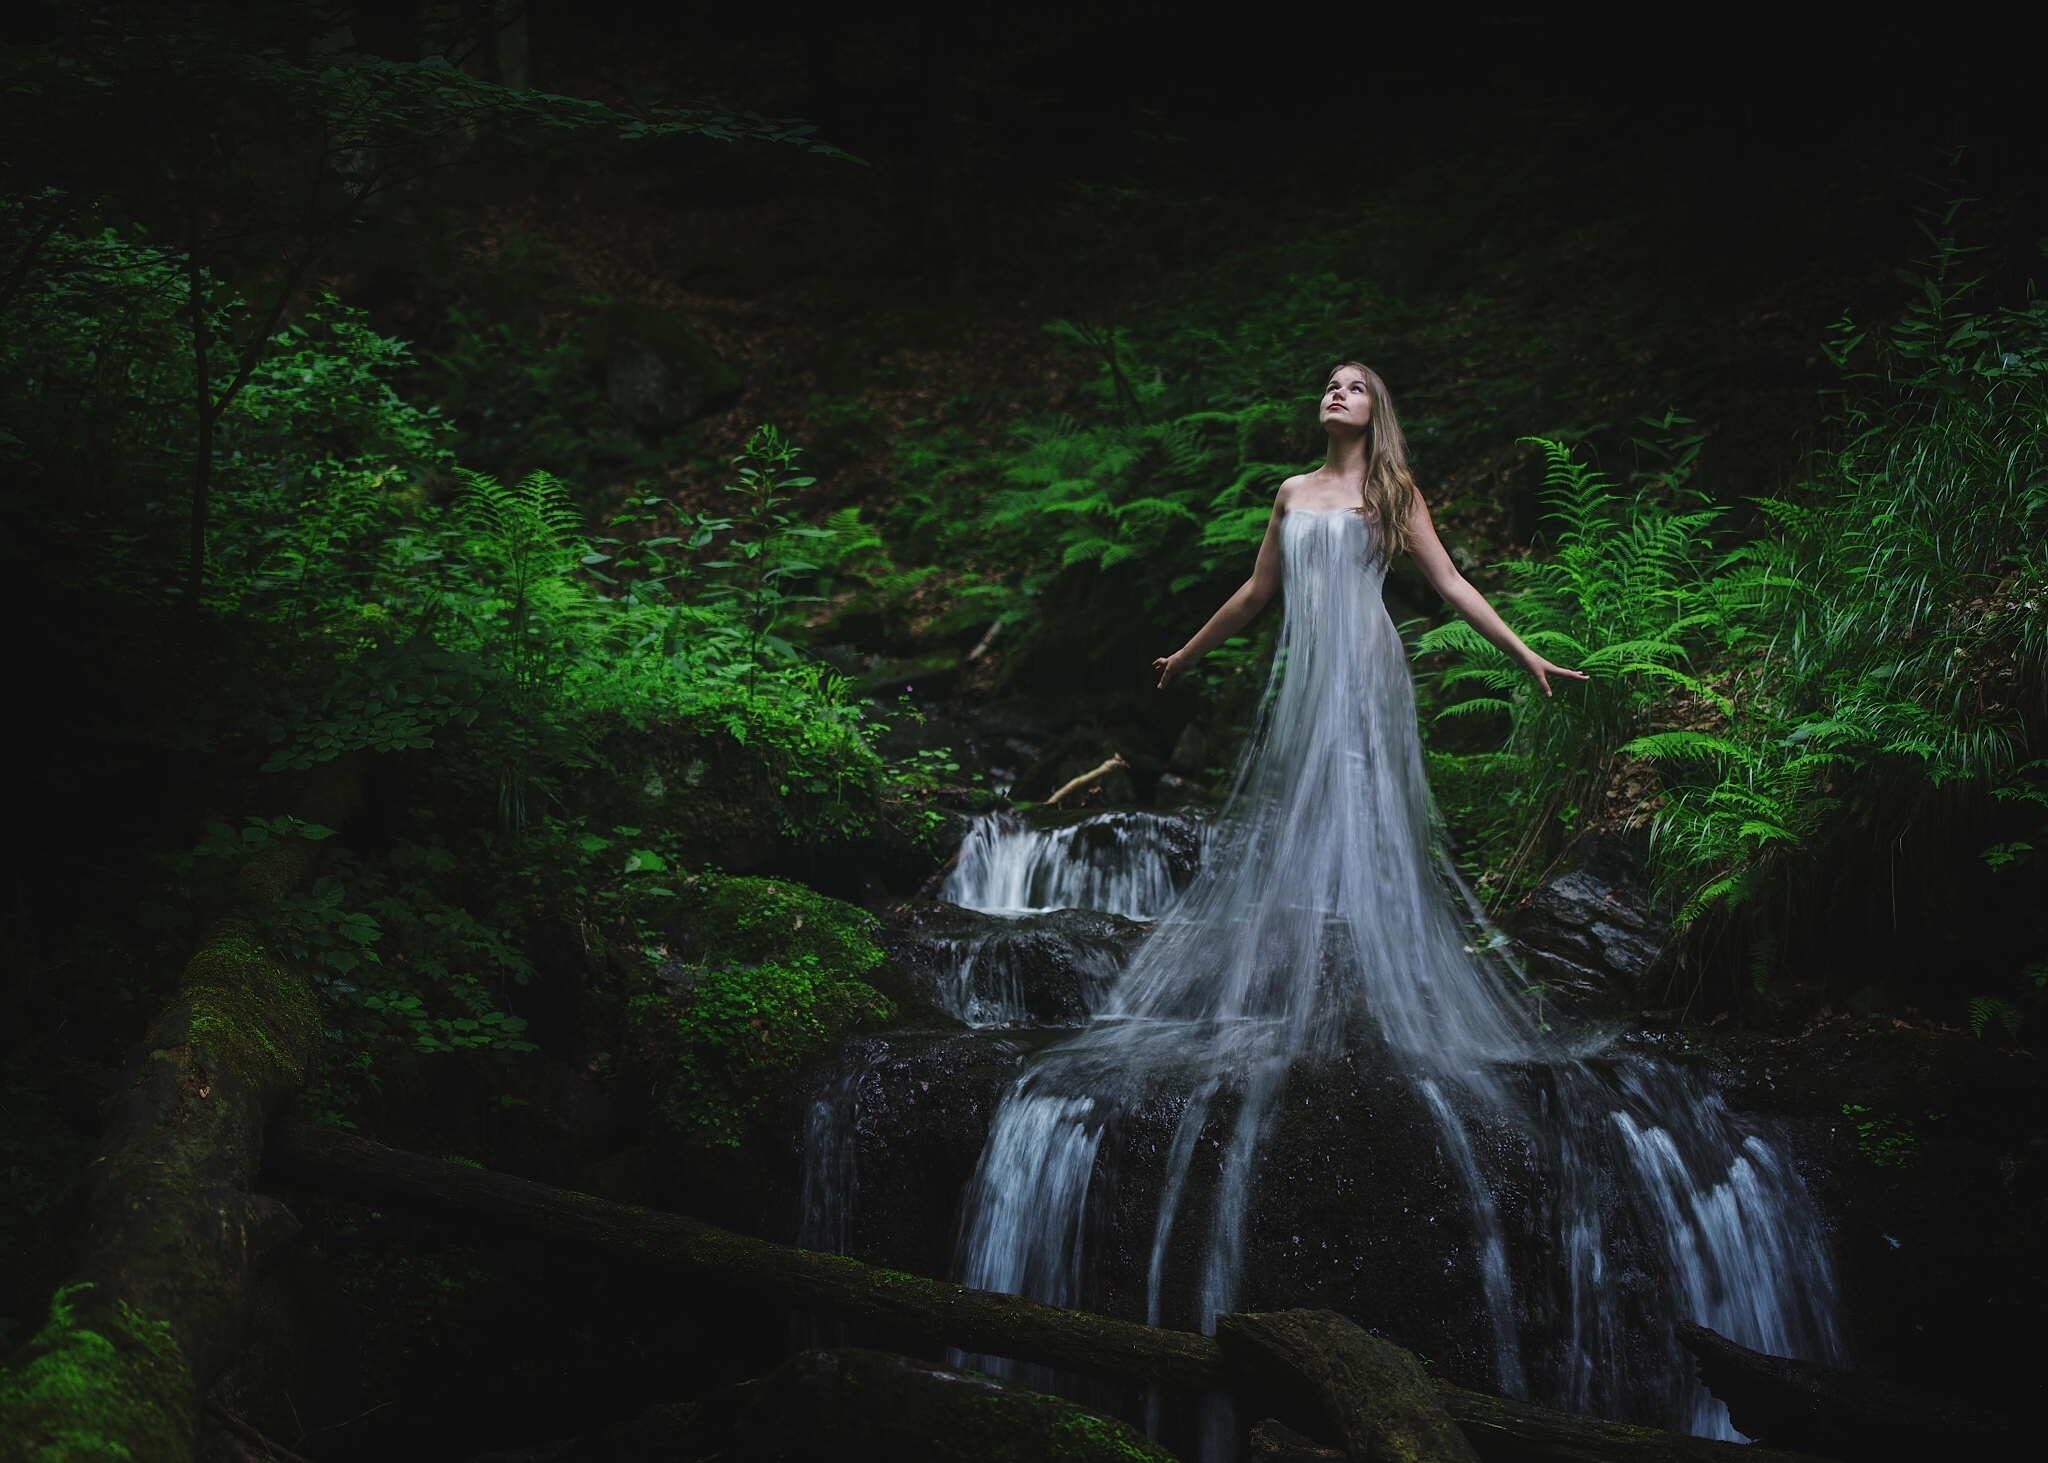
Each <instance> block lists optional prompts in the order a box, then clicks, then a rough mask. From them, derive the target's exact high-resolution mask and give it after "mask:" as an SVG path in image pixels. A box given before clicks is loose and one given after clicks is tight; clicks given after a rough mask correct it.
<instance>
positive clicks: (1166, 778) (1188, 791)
mask: <svg viewBox="0 0 2048 1463" xmlns="http://www.w3.org/2000/svg"><path fill="white" fill-rule="evenodd" d="M1207 796H1208V794H1207V790H1206V789H1205V788H1203V786H1202V785H1201V784H1200V783H1198V782H1195V781H1193V780H1191V779H1189V778H1186V777H1180V776H1176V775H1175V774H1174V773H1171V772H1168V773H1165V774H1163V775H1162V776H1161V777H1160V779H1159V791H1158V793H1157V795H1155V796H1154V797H1153V799H1152V802H1153V805H1154V806H1156V807H1161V808H1184V807H1187V806H1188V805H1189V804H1190V803H1199V802H1202V801H1204V800H1205V799H1206V797H1207Z"/></svg>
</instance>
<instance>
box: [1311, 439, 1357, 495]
mask: <svg viewBox="0 0 2048 1463" xmlns="http://www.w3.org/2000/svg"><path fill="white" fill-rule="evenodd" d="M1329 440H1330V453H1329V456H1327V457H1325V458H1324V459H1323V468H1322V470H1323V472H1324V473H1326V474H1328V475H1329V476H1330V477H1333V478H1336V479H1337V480H1338V481H1340V482H1345V483H1356V484H1358V485H1359V487H1360V488H1363V487H1364V486H1365V457H1366V454H1365V433H1363V432H1360V433H1358V434H1356V435H1355V436H1354V435H1353V434H1351V433H1349V432H1345V433H1342V434H1339V433H1336V432H1332V433H1330V434H1329Z"/></svg>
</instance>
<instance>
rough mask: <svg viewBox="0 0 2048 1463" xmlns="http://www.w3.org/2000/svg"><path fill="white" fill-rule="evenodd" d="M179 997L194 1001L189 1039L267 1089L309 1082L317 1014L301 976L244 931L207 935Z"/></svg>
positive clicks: (190, 964)
mask: <svg viewBox="0 0 2048 1463" xmlns="http://www.w3.org/2000/svg"><path fill="white" fill-rule="evenodd" d="M178 989H179V994H180V995H181V996H183V997H184V998H185V999H186V1000H187V1001H189V1002H191V1005H192V1028H191V1029H192V1037H193V1039H194V1040H195V1041H203V1042H204V1043H205V1044H206V1046H207V1048H208V1050H209V1051H210V1052H211V1053H212V1054H213V1055H214V1056H215V1057H216V1058H218V1059H219V1060H221V1061H223V1062H225V1063H226V1064H227V1065H228V1066H230V1067H232V1068H233V1069H234V1070H235V1071H236V1072H237V1073H238V1074H240V1075H241V1076H242V1077H243V1078H244V1079H245V1080H247V1081H248V1082H250V1083H251V1084H252V1085H254V1086H255V1087H256V1089H257V1090H258V1091H261V1092H265V1093H278V1092H280V1091H281V1090H282V1091H286V1092H288V1091H292V1090H295V1089H297V1088H298V1087H300V1086H302V1085H304V1083H305V1081H306V1076H307V1072H308V1069H309V1068H310V1066H311V1064H312V1057H313V1051H314V1047H315V1045H316V1043H317V1042H318V1040H319V1035H320V1011H319V1005H318V1002H317V998H316V997H315V996H314V993H313V987H312V985H311V983H310V982H308V981H307V980H306V978H305V977H304V976H303V975H300V974H299V973H298V972H297V971H295V970H292V969H290V968H289V967H288V966H286V965H284V964H282V963H281V962H279V961H278V960H277V959H276V958H275V957H273V956H272V955H270V954H269V953H268V952H267V951H265V950H264V948H263V947H262V946H261V945H259V944H258V943H257V942H256V941H255V939H254V938H252V936H251V935H250V934H248V933H246V932H240V931H236V932H231V933H226V934H223V935H220V936H217V937H216V938H214V939H212V940H209V941H208V942H207V943H206V944H204V945H202V946H201V947H200V948H199V950H198V952H197V953H196V954H194V955H193V957H192V959H191V960H190V961H189V962H188V963H187V964H186V966H185V974H184V977H183V979H182V980H180V982H179V987H178Z"/></svg>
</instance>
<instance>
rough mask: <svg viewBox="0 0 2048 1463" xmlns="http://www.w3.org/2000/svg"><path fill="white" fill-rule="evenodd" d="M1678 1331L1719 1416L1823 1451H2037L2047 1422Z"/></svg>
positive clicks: (1967, 1454)
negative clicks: (1717, 1402)
mask: <svg viewBox="0 0 2048 1463" xmlns="http://www.w3.org/2000/svg"><path fill="white" fill-rule="evenodd" d="M1678 1339H1679V1340H1680V1341H1681V1342H1683V1343H1684V1345H1685V1348H1686V1350H1688V1351H1690V1352H1691V1353H1692V1354H1693V1357H1694V1358H1695V1359H1696V1360H1697V1361H1698V1362H1699V1364H1700V1380H1701V1381H1703V1382H1705V1383H1706V1384H1707V1390H1709V1391H1710V1392H1712V1393H1713V1394H1714V1395H1715V1396H1716V1397H1718V1398H1720V1399H1721V1400H1722V1401H1723V1402H1724V1403H1726V1404H1727V1406H1728V1420H1729V1421H1730V1422H1732V1423H1733V1424H1734V1425H1735V1426H1736V1427H1737V1428H1739V1429H1740V1430H1741V1431H1743V1432H1744V1433H1747V1434H1748V1435H1749V1436H1751V1437H1753V1438H1756V1439H1758V1440H1759V1441H1762V1442H1766V1443H1770V1444H1774V1445H1780V1446H1786V1447H1794V1448H1811V1449H1812V1450H1813V1451H1814V1452H1816V1453H1819V1454H1820V1455H1821V1456H1823V1457H1827V1458H1842V1459H1851V1460H1855V1463H1863V1460H1865V1459H1870V1460H1878V1459H1894V1458H1896V1459H1908V1458H1911V1459H1927V1458H2039V1457H2042V1456H2043V1455H2044V1454H2048V1429H2044V1428H2043V1427H2042V1426H2041V1425H2040V1423H2038V1422H2036V1421H2034V1420H2033V1419H2031V1418H2023V1417H2014V1416H2012V1415H2010V1414H2006V1413H1997V1412H1984V1411H1980V1410H1979V1409H1977V1408H1974V1407H1969V1406H1966V1405H1964V1404H1963V1403H1960V1402H1955V1401H1944V1400H1943V1399H1941V1398H1938V1397H1925V1396H1921V1395H1920V1394H1918V1393H1915V1392H1910V1391H1907V1390H1906V1389H1905V1388H1902V1387H1895V1386H1893V1385H1892V1384H1891V1383H1889V1382H1883V1381H1879V1380H1878V1379H1876V1378H1875V1377H1860V1376H1857V1375H1856V1374H1854V1373H1853V1372H1845V1371H1840V1370H1838V1369H1836V1368H1834V1367H1830V1366H1822V1365H1821V1364H1820V1363H1818V1362H1811V1361H1795V1360H1793V1359H1792V1358H1791V1357H1786V1356H1766V1355H1764V1354H1763V1353H1762V1352H1760V1351H1751V1350H1750V1349H1749V1348H1748V1347H1746V1346H1743V1345H1740V1344H1739V1343H1737V1342H1734V1341H1730V1340H1729V1339H1728V1338H1727V1337H1726V1336H1723V1335H1721V1334H1720V1333H1719V1332H1717V1331H1710V1330H1708V1329H1707V1328H1706V1327H1705V1326H1695V1325H1693V1324H1691V1323H1690V1322H1685V1321H1681V1322H1680V1323H1679V1325H1678Z"/></svg>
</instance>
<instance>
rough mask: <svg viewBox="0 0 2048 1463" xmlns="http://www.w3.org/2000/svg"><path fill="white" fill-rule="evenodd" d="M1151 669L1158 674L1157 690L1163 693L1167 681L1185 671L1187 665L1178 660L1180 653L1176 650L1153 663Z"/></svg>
mask: <svg viewBox="0 0 2048 1463" xmlns="http://www.w3.org/2000/svg"><path fill="white" fill-rule="evenodd" d="M1152 669H1153V670H1155V671H1158V672H1159V686H1158V689H1159V690H1161V691H1164V690H1165V689H1166V683H1167V682H1168V681H1170V680H1172V679H1173V678H1174V677H1175V676H1177V675H1179V674H1180V673H1181V672H1182V671H1184V670H1186V669H1187V663H1186V662H1185V661H1183V660H1182V659H1181V658H1180V652H1179V651H1177V650H1176V651H1175V652H1174V653H1173V654H1172V655H1162V656H1160V657H1159V659H1157V660H1155V661H1153V662H1152Z"/></svg>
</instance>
